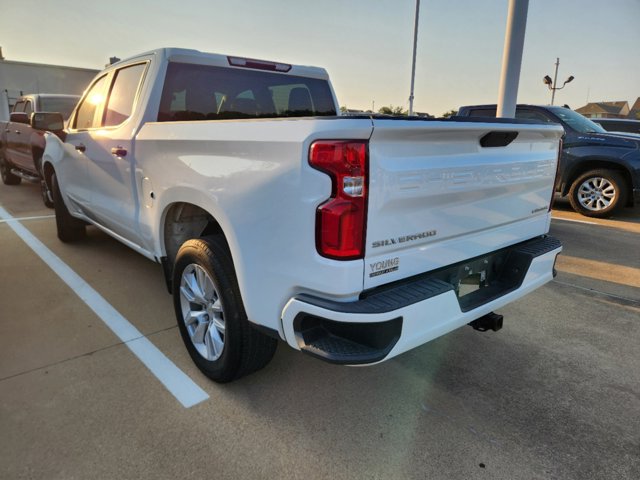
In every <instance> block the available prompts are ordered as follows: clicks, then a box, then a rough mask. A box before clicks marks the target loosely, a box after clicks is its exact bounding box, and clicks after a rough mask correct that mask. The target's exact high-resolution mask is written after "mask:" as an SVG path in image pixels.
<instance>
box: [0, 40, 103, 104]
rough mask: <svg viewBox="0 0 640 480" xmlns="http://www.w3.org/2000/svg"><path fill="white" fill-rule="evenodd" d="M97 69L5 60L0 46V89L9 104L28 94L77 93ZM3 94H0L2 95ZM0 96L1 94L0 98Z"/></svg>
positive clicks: (93, 75)
mask: <svg viewBox="0 0 640 480" xmlns="http://www.w3.org/2000/svg"><path fill="white" fill-rule="evenodd" d="M98 71H99V70H93V69H90V68H77V67H66V66H61V65H46V64H42V63H29V62H17V61H14V60H6V59H4V57H3V56H2V50H1V49H0V92H3V93H6V97H8V100H9V107H11V106H13V104H14V103H15V101H16V99H17V98H18V97H19V96H20V95H22V94H25V95H26V94H28V93H66V94H70V95H81V94H82V92H83V91H84V89H85V88H87V86H88V85H89V82H90V81H91V80H92V79H93V77H95V75H96V74H97V73H98ZM4 96H5V95H2V97H4ZM0 98H1V97H0Z"/></svg>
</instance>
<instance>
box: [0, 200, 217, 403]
mask: <svg viewBox="0 0 640 480" xmlns="http://www.w3.org/2000/svg"><path fill="white" fill-rule="evenodd" d="M21 220H22V219H20V218H14V217H13V216H12V215H11V214H10V213H9V212H7V211H6V210H5V209H4V208H2V207H1V206H0V221H2V223H5V224H7V225H8V226H9V227H10V228H11V229H12V230H13V231H14V232H15V233H16V235H18V236H19V237H20V238H21V239H22V241H23V242H25V243H26V244H27V245H28V246H29V248H31V250H33V252H34V253H35V254H36V255H38V256H39V257H40V258H41V259H42V261H43V262H45V263H46V264H47V265H48V266H49V268H51V270H53V271H54V272H55V273H56V275H58V276H59V277H60V279H61V280H62V281H63V282H64V283H65V284H67V286H69V288H71V290H73V291H74V293H75V294H76V295H78V297H79V298H80V299H81V300H82V301H83V302H84V303H85V304H86V305H87V306H88V307H89V308H90V309H91V310H92V311H93V312H94V313H95V314H96V315H97V316H98V317H99V318H100V319H101V320H102V321H103V322H104V324H105V325H106V326H107V327H108V328H109V329H110V330H111V331H112V332H113V333H114V334H115V335H116V336H117V337H118V338H119V339H120V340H121V341H122V342H123V343H124V344H125V345H126V346H127V348H129V350H130V351H131V352H132V353H133V354H134V355H135V356H136V357H137V358H138V359H139V360H140V361H141V362H142V363H143V364H144V365H145V366H146V367H147V368H148V369H149V371H150V372H151V373H152V374H153V375H154V376H155V377H156V378H157V379H158V380H159V381H160V383H162V384H163V385H164V387H165V388H166V389H167V390H168V391H169V392H170V393H171V394H172V395H173V396H174V397H175V398H176V400H178V402H180V404H181V405H182V406H184V407H185V408H189V407H192V406H194V405H197V404H198V403H201V402H203V401H205V400H207V399H208V398H209V395H208V394H207V393H206V392H205V391H204V390H203V389H202V388H200V387H199V386H198V385H197V384H196V383H195V382H194V381H193V380H192V379H191V378H190V377H189V376H188V375H186V374H185V373H184V372H183V371H182V370H180V369H179V368H178V367H177V366H176V365H175V364H174V363H173V362H172V361H171V360H169V358H167V357H166V355H164V354H163V353H162V352H161V351H160V350H158V348H156V347H155V345H153V343H151V342H150V341H149V339H148V338H146V337H145V336H144V335H143V334H142V333H141V332H140V331H139V330H138V329H137V328H136V327H135V326H133V325H132V324H131V323H130V322H129V321H128V320H127V319H126V318H125V317H124V316H122V315H121V314H120V313H119V312H118V311H117V310H116V309H115V308H114V307H113V306H112V305H111V304H110V303H109V302H107V301H106V300H105V299H104V298H103V297H102V296H101V295H100V294H99V293H98V292H97V291H96V290H95V289H93V288H92V287H91V286H90V285H89V284H88V283H87V282H86V281H85V280H83V279H82V277H80V276H79V275H78V274H77V273H76V272H74V271H73V270H72V269H71V268H70V267H69V266H68V265H67V264H66V263H64V262H63V261H62V260H61V259H60V258H59V257H58V256H57V255H55V254H54V253H53V252H52V251H51V250H49V249H48V248H47V247H46V246H45V245H44V244H43V243H42V242H41V241H40V240H38V239H37V238H36V237H35V236H34V235H33V234H32V233H31V232H29V230H27V229H26V228H25V227H24V226H23V225H22V224H21V223H20V222H21Z"/></svg>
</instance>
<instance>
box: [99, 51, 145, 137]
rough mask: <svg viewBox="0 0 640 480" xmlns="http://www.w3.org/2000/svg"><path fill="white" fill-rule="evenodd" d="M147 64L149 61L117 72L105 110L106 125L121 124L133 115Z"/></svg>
mask: <svg viewBox="0 0 640 480" xmlns="http://www.w3.org/2000/svg"><path fill="white" fill-rule="evenodd" d="M146 66H147V63H139V64H137V65H131V66H128V67H124V68H121V69H120V70H118V71H117V72H116V74H115V80H114V81H113V86H112V87H111V93H109V100H108V102H107V108H106V111H105V116H104V126H105V127H112V126H115V125H120V124H121V123H123V122H124V121H125V120H127V119H128V118H129V117H130V116H131V113H132V112H133V103H134V101H135V98H136V95H137V93H138V90H139V87H140V83H141V80H142V75H143V74H144V71H145V69H146Z"/></svg>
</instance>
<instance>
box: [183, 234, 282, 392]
mask: <svg viewBox="0 0 640 480" xmlns="http://www.w3.org/2000/svg"><path fill="white" fill-rule="evenodd" d="M192 251H195V255H194V254H193V253H192ZM199 255H202V256H204V258H207V259H208V261H209V262H210V263H211V265H210V267H211V270H213V273H214V276H215V278H216V280H217V283H218V284H219V285H218V286H219V287H220V289H221V290H222V292H220V293H221V295H224V296H225V297H226V299H227V301H228V304H227V305H225V313H226V319H227V322H226V323H227V326H226V328H227V330H228V331H229V335H231V336H232V337H235V338H237V339H239V342H238V343H237V344H235V347H237V348H234V347H230V346H229V344H228V343H227V341H228V340H229V336H227V339H226V340H225V349H228V351H227V352H226V353H223V357H221V358H220V359H218V360H217V361H216V362H218V363H219V362H221V360H222V359H223V358H224V360H223V362H224V364H223V365H222V367H221V368H220V367H217V368H213V367H210V366H209V365H208V364H209V363H216V362H208V361H206V360H205V359H203V358H202V357H200V356H199V354H198V353H197V352H195V350H194V349H193V348H191V344H190V342H191V340H190V339H189V338H188V336H187V335H186V330H185V329H184V328H183V326H182V323H183V320H182V313H181V311H180V302H179V285H180V279H181V275H182V271H181V268H179V267H180V266H181V263H182V262H183V261H185V262H186V260H183V258H185V256H187V258H192V257H194V256H195V257H197V256H199ZM189 261H191V260H189ZM175 266H176V268H174V277H173V285H174V289H175V290H174V306H175V309H176V317H177V321H178V325H179V327H180V333H181V335H182V338H183V340H184V342H185V345H187V350H188V351H189V354H190V355H191V358H192V359H193V360H194V362H195V363H196V365H197V366H198V368H200V370H201V371H202V372H203V373H204V374H205V375H207V376H208V377H209V378H211V379H212V380H214V381H216V382H218V383H226V382H230V381H233V380H237V379H239V378H241V377H244V376H246V375H249V374H250V373H253V372H256V371H257V370H260V369H261V368H263V367H264V366H266V365H267V364H268V363H269V361H270V360H271V359H272V358H273V355H274V354H275V351H276V348H277V345H278V342H277V340H275V339H273V338H271V337H268V336H267V335H264V334H263V333H261V332H259V331H258V330H256V329H254V328H253V327H252V326H251V324H250V322H249V320H248V319H247V314H246V312H245V310H244V305H243V303H242V298H241V295H240V288H239V287H238V282H237V279H236V275H235V269H234V267H233V261H232V259H231V254H230V252H229V247H228V245H227V242H226V240H225V239H224V237H223V236H222V235H211V236H207V237H203V238H199V239H192V240H188V241H187V242H185V243H184V244H183V245H182V247H180V250H179V251H178V255H177V256H176V262H175ZM185 266H186V265H185ZM202 266H204V267H207V266H206V265H202ZM224 300H225V298H223V301H224ZM229 303H231V304H233V305H229ZM231 310H235V311H231ZM232 329H233V331H232Z"/></svg>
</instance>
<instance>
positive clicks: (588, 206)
mask: <svg viewBox="0 0 640 480" xmlns="http://www.w3.org/2000/svg"><path fill="white" fill-rule="evenodd" d="M628 197H629V188H628V187H627V183H626V182H625V180H624V177H623V176H622V175H621V174H620V173H619V172H616V171H614V170H606V169H599V170H591V171H589V172H586V173H584V174H582V175H580V176H579V177H578V178H576V179H575V180H574V182H573V183H572V184H571V189H570V190H569V201H570V202H571V206H572V207H573V209H574V210H575V211H576V212H578V213H580V214H582V215H585V216H587V217H596V218H606V217H609V216H611V215H612V214H613V213H614V212H616V211H617V210H618V209H619V208H621V207H623V206H624V205H626V203H627V199H628Z"/></svg>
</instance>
